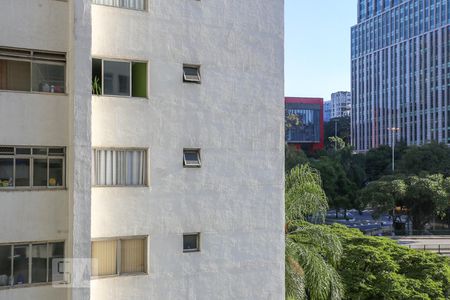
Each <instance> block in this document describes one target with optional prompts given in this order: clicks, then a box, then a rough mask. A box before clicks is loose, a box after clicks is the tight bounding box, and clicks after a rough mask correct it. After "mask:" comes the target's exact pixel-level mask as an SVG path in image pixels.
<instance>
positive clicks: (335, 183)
mask: <svg viewBox="0 0 450 300" xmlns="http://www.w3.org/2000/svg"><path fill="white" fill-rule="evenodd" d="M311 165H312V166H313V167H314V168H315V169H317V170H318V171H319V172H320V175H321V177H322V180H323V187H324V190H325V193H326V195H327V197H328V201H329V204H330V206H331V207H332V208H334V209H336V215H337V214H338V211H339V210H340V209H344V211H346V210H347V209H351V208H353V207H354V206H355V205H356V204H355V202H354V199H356V197H355V194H354V192H355V190H357V187H356V186H355V184H354V183H352V182H351V181H350V180H349V179H348V177H347V173H346V172H345V169H344V167H343V164H342V163H340V162H339V160H338V159H337V157H336V156H322V157H320V159H318V160H314V161H312V162H311Z"/></svg>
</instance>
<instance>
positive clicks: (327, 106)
mask: <svg viewBox="0 0 450 300" xmlns="http://www.w3.org/2000/svg"><path fill="white" fill-rule="evenodd" d="M330 119H331V100H327V101H325V102H324V103H323V121H324V122H329V121H330Z"/></svg>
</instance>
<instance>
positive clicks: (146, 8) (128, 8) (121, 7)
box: [92, 0, 148, 12]
mask: <svg viewBox="0 0 450 300" xmlns="http://www.w3.org/2000/svg"><path fill="white" fill-rule="evenodd" d="M92 4H93V5H99V6H106V7H114V8H120V9H127V10H131V11H142V12H148V0H144V9H137V8H130V7H124V6H118V5H108V4H101V3H94V1H92Z"/></svg>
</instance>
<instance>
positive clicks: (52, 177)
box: [0, 146, 65, 189]
mask: <svg viewBox="0 0 450 300" xmlns="http://www.w3.org/2000/svg"><path fill="white" fill-rule="evenodd" d="M64 186H65V148H63V147H22V146H0V189H14V188H16V189H20V188H62V187H64Z"/></svg>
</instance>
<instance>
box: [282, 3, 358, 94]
mask: <svg viewBox="0 0 450 300" xmlns="http://www.w3.org/2000/svg"><path fill="white" fill-rule="evenodd" d="M356 13H357V5H356V0H285V95H286V96H291V97H301V96H304V97H321V98H324V99H325V100H328V99H329V98H330V94H331V93H333V92H336V91H342V90H344V91H347V90H348V91H349V90H350V27H351V26H353V25H355V24H356Z"/></svg>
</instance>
